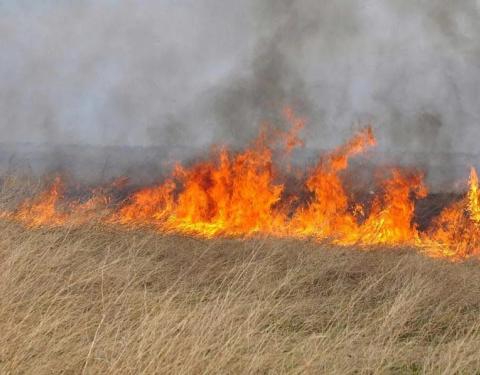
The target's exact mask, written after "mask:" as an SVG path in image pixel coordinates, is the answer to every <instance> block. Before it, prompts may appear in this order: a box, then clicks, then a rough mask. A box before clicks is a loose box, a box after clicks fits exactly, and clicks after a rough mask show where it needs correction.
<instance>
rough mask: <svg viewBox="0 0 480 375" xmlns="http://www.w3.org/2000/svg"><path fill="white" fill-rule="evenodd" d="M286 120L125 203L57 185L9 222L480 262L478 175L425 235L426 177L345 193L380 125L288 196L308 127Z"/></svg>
mask: <svg viewBox="0 0 480 375" xmlns="http://www.w3.org/2000/svg"><path fill="white" fill-rule="evenodd" d="M284 118H285V120H286V121H287V122H288V123H289V124H290V125H291V127H290V130H289V131H286V132H278V131H277V132H275V131H272V130H271V129H269V128H268V127H264V128H262V130H261V131H260V134H259V136H258V137H257V138H256V139H255V140H254V141H253V142H252V143H251V144H250V145H249V147H247V148H245V149H244V150H241V151H239V152H234V151H231V150H229V149H228V148H226V147H221V148H214V149H213V151H212V155H211V157H210V158H209V159H207V160H204V161H199V162H196V163H194V164H192V165H188V166H186V165H182V164H177V165H175V167H174V168H173V171H172V173H171V175H170V176H169V177H168V178H166V179H165V180H164V181H162V182H160V183H158V184H157V185H155V186H150V187H145V188H141V189H138V190H137V191H135V192H133V193H132V194H130V195H129V196H128V197H127V198H126V199H124V200H123V201H121V202H118V201H117V202H116V204H113V203H112V199H113V198H112V197H113V193H112V192H113V191H122V189H123V188H124V184H125V180H118V181H115V182H114V183H113V184H112V185H110V186H108V187H105V186H104V187H99V188H94V189H92V190H90V191H89V192H88V194H86V195H84V196H83V198H82V199H80V198H78V197H77V198H72V197H71V196H72V194H70V195H69V194H67V193H68V192H69V191H68V189H67V188H66V185H67V184H66V183H65V182H64V181H63V180H62V179H61V178H60V177H57V178H56V179H55V180H54V181H53V183H52V184H51V186H50V187H49V188H48V189H46V190H45V191H43V192H41V193H40V194H38V195H37V196H35V197H33V198H30V199H27V200H25V201H24V202H23V203H21V204H20V205H19V206H18V207H17V209H15V210H13V211H4V212H1V213H0V217H1V218H3V220H13V221H18V222H21V223H23V224H25V225H27V226H29V227H45V226H53V227H59V226H60V227H61V226H72V225H77V226H78V225H85V224H88V223H91V222H101V223H104V224H105V225H117V226H122V227H124V228H139V227H142V226H148V227H152V228H155V229H156V230H159V231H161V232H176V233H186V234H190V235H198V236H203V237H215V236H235V237H246V236H254V235H269V236H275V237H292V238H314V239H316V240H318V241H323V242H325V241H326V242H330V243H332V244H336V245H348V246H350V245H357V246H358V247H359V248H368V247H371V246H372V245H373V246H376V245H386V246H411V247H415V248H417V249H420V250H421V251H423V252H425V253H426V254H428V255H431V256H436V257H449V258H451V259H460V258H465V257H469V256H477V255H480V191H479V179H478V175H477V173H476V170H475V169H474V168H472V169H471V172H470V179H469V184H468V185H469V186H468V191H467V192H466V194H465V196H464V197H463V198H462V199H461V200H459V201H457V202H455V203H453V204H451V205H450V206H449V207H446V208H444V210H443V211H442V212H441V213H440V215H438V217H436V218H434V219H433V220H432V222H431V224H430V225H429V227H428V228H427V229H422V230H419V229H418V228H419V227H418V223H416V219H415V208H416V201H417V200H419V199H423V198H425V197H426V196H427V194H428V190H427V187H426V186H425V183H424V176H423V174H422V173H419V172H417V171H409V170H405V169H400V168H393V169H391V170H390V171H387V172H388V173H385V172H386V171H385V170H383V172H384V173H383V174H384V175H387V176H388V177H387V178H382V179H380V181H379V182H378V183H377V185H376V186H377V188H376V191H374V192H372V194H373V196H372V197H371V199H367V200H361V199H360V200H358V199H355V197H354V195H353V194H352V193H350V192H349V191H348V189H347V188H346V186H345V183H344V175H345V172H346V171H347V169H348V168H349V162H350V160H351V159H352V158H354V157H356V156H357V155H359V154H361V153H365V152H366V151H368V150H369V149H370V148H372V147H374V146H375V145H376V142H377V141H376V139H375V136H374V133H373V129H372V128H371V127H366V128H365V129H363V130H361V131H360V132H358V133H357V134H355V135H354V136H353V137H352V138H351V139H350V140H349V141H347V142H346V143H345V144H344V145H342V146H340V147H338V148H336V149H334V150H333V151H332V152H330V153H328V154H325V155H322V156H321V157H320V158H319V159H318V161H317V163H316V165H314V166H313V167H312V168H310V169H307V170H306V171H302V172H301V173H297V177H296V178H297V180H296V181H297V182H298V185H299V186H298V191H297V192H291V191H289V189H288V188H287V187H288V186H289V185H288V184H287V182H286V181H287V179H288V175H289V174H291V173H292V167H291V164H290V157H291V155H292V153H293V152H294V150H295V149H296V148H298V147H303V146H304V142H303V140H302V139H301V137H300V134H301V132H302V130H303V128H304V126H305V121H304V120H303V119H302V118H300V117H297V115H296V114H295V113H294V112H293V110H292V109H290V108H287V109H285V111H284ZM297 172H298V171H297ZM299 176H300V177H299ZM300 191H301V192H302V193H299V192H300Z"/></svg>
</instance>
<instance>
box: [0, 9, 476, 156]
mask: <svg viewBox="0 0 480 375" xmlns="http://www.w3.org/2000/svg"><path fill="white" fill-rule="evenodd" d="M479 12H480V5H479V2H478V1H475V0H464V1H461V0H459V1H449V2H430V1H413V0H388V1H382V0H366V1H362V2H358V1H354V0H336V1H315V0H290V1H288V0H275V1H274V0H265V1H254V0H248V1H242V2H237V1H221V0H200V1H194V0H177V1H161V2H159V1H153V0H145V1H142V2H137V1H133V0H130V1H107V0H100V1H86V0H83V1H75V2H71V1H42V2H38V1H33V0H32V1H26V0H23V1H15V2H14V1H1V2H0V35H2V37H1V38H0V48H1V54H0V85H1V87H2V89H1V90H0V113H1V117H0V130H1V132H2V139H1V141H3V142H10V143H18V142H35V143H43V142H47V143H50V144H56V145H58V144H96V145H130V146H131V145H139V146H149V145H159V146H162V147H174V146H175V147H185V148H189V147H192V148H198V147H203V146H205V145H207V144H210V143H212V142H227V143H243V142H245V141H246V140H247V139H248V138H250V137H251V136H253V135H254V134H255V133H256V130H257V129H258V125H259V123H260V122H262V121H270V122H275V123H279V122H281V120H280V115H279V114H280V113H281V110H282V108H283V106H285V105H291V106H293V107H294V108H295V109H296V110H297V112H299V113H300V114H302V115H303V116H305V117H306V118H308V127H307V129H306V130H305V135H306V138H307V146H310V147H314V148H324V147H331V146H334V145H336V144H338V143H339V142H341V141H342V140H344V139H345V138H347V137H348V136H349V134H351V132H352V129H354V128H355V127H357V126H359V125H360V124H364V123H366V122H372V123H373V125H374V127H375V129H376V131H377V134H378V135H379V143H380V145H381V148H382V147H383V150H384V151H395V152H427V153H437V152H438V153H440V152H442V153H443V152H452V153H453V152H455V153H459V152H465V153H478V151H479V147H478V145H477V143H478V141H477V140H478V139H480V138H479V136H480V126H479V118H480V106H478V97H479V94H480V64H479V63H480V38H479V36H480V26H479V23H478V22H477V20H478V17H479Z"/></svg>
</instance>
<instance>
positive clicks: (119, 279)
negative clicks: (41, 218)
mask: <svg viewBox="0 0 480 375" xmlns="http://www.w3.org/2000/svg"><path fill="white" fill-rule="evenodd" d="M0 233H1V236H0V259H1V262H0V268H1V269H0V317H1V319H0V331H1V332H2V335H1V339H0V341H1V342H0V344H1V345H0V372H2V373H23V372H26V373H36V374H42V373H44V374H46V373H59V372H71V373H80V372H83V373H176V374H182V373H185V374H186V373H189V374H190V373H221V374H224V373H252V372H253V373H267V372H271V373H301V372H310V373H342V374H344V373H386V372H387V373H423V372H424V373H435V374H437V373H472V372H474V370H476V369H478V368H479V366H480V314H479V312H480V288H479V285H480V264H479V263H478V262H477V261H476V260H473V259H472V260H469V261H465V262H458V263H452V262H449V261H446V260H442V259H431V258H428V257H424V256H422V255H420V254H419V253H418V252H416V251H412V250H408V249H402V248H390V249H384V248H375V249H371V250H372V251H358V249H356V248H347V247H341V248H335V247H332V246H331V245H321V244H319V243H318V242H316V241H298V240H292V239H272V238H270V239H269V238H264V239H260V238H257V239H247V240H238V239H221V238H217V239H205V240H203V239H197V238H192V237H184V236H176V235H162V234H158V233H157V232H155V231H142V230H139V229H138V230H135V231H121V230H117V229H115V230H113V229H112V228H108V227H102V226H99V225H96V224H92V225H90V226H85V225H84V226H82V227H79V228H72V229H69V228H58V229H26V228H25V227H24V226H22V225H18V224H15V223H11V222H8V221H0ZM373 250H375V251H373Z"/></svg>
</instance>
